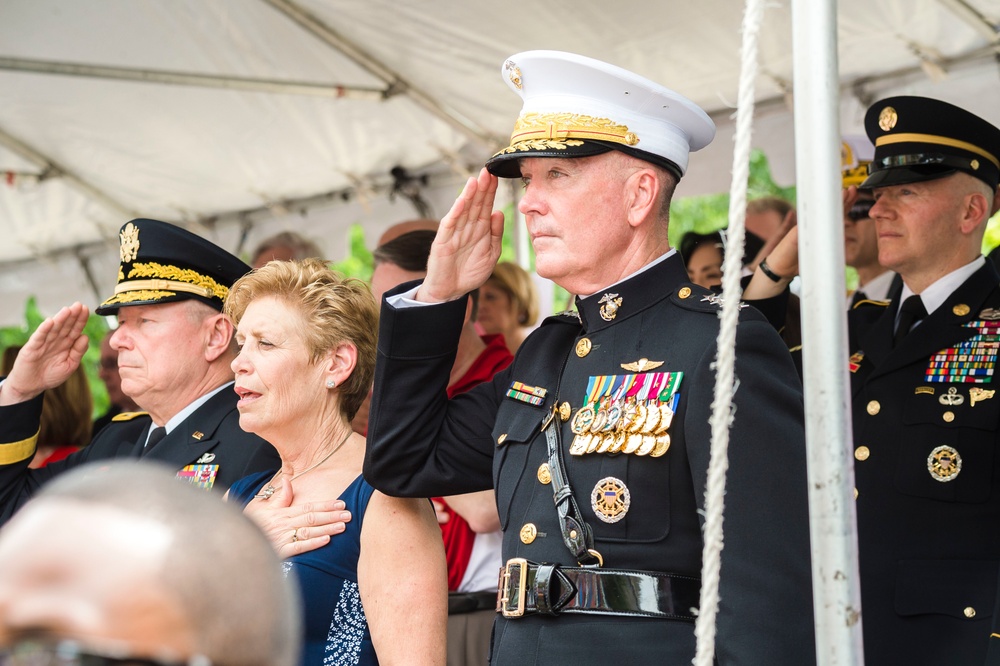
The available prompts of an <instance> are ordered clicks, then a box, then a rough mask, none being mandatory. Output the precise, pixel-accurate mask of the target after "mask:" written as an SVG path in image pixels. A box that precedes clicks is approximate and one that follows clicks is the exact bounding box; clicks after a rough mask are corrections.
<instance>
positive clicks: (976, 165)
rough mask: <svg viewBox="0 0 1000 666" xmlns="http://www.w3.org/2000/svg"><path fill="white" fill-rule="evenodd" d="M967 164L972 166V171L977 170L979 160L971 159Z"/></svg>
mask: <svg viewBox="0 0 1000 666" xmlns="http://www.w3.org/2000/svg"><path fill="white" fill-rule="evenodd" d="M969 166H970V167H972V170H973V171H976V170H978V169H979V160H972V161H971V162H969Z"/></svg>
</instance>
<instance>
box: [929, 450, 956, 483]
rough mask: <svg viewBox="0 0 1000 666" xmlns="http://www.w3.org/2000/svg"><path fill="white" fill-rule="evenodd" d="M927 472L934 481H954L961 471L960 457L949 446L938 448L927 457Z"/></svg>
mask: <svg viewBox="0 0 1000 666" xmlns="http://www.w3.org/2000/svg"><path fill="white" fill-rule="evenodd" d="M927 471H928V472H930V473H931V478H933V479H934V480H935V481H940V482H941V483H947V482H948V481H954V480H955V477H957V476H958V473H959V472H961V471H962V456H960V455H958V451H956V450H955V449H953V448H951V447H950V446H939V447H937V448H936V449H934V450H933V451H931V454H930V455H929V456H927Z"/></svg>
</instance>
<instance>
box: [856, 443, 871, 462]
mask: <svg viewBox="0 0 1000 666" xmlns="http://www.w3.org/2000/svg"><path fill="white" fill-rule="evenodd" d="M871 454H872V452H871V451H869V450H868V447H867V446H859V447H858V448H856V449H854V457H855V458H857V459H858V460H868V456H870V455H871Z"/></svg>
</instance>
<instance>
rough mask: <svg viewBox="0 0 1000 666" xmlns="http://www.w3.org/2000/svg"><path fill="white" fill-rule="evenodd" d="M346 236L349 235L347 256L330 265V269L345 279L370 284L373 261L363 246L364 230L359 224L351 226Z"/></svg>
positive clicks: (370, 254)
mask: <svg viewBox="0 0 1000 666" xmlns="http://www.w3.org/2000/svg"><path fill="white" fill-rule="evenodd" d="M348 234H349V235H350V236H349V238H350V245H349V247H350V250H349V254H348V255H347V257H345V258H344V259H342V260H341V261H336V262H333V263H332V264H330V268H332V269H333V270H335V271H337V272H338V273H341V274H343V275H346V276H347V277H353V278H358V279H359V280H364V281H365V282H370V281H371V279H372V271H373V270H374V261H373V260H372V253H371V252H370V251H369V250H368V246H367V245H366V244H365V230H364V229H363V228H362V227H361V225H360V224H352V225H351V228H350V230H349V231H348Z"/></svg>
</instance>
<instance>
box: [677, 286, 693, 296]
mask: <svg viewBox="0 0 1000 666" xmlns="http://www.w3.org/2000/svg"><path fill="white" fill-rule="evenodd" d="M677 295H678V296H680V297H681V298H687V297H688V296H690V295H691V289H690V288H689V287H681V290H680V291H678V292H677Z"/></svg>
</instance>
